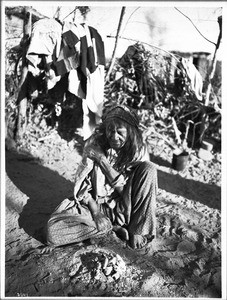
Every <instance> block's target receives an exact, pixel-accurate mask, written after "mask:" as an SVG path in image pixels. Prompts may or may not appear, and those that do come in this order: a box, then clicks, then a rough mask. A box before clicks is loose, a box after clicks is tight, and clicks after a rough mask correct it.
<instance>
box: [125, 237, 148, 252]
mask: <svg viewBox="0 0 227 300" xmlns="http://www.w3.org/2000/svg"><path fill="white" fill-rule="evenodd" d="M146 244H147V238H146V237H145V236H143V235H139V234H132V235H130V239H129V245H130V247H131V248H133V249H141V248H143V247H144V246H146Z"/></svg>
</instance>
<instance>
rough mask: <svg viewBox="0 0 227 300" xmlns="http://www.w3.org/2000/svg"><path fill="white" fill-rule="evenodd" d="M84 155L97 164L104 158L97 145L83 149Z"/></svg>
mask: <svg viewBox="0 0 227 300" xmlns="http://www.w3.org/2000/svg"><path fill="white" fill-rule="evenodd" d="M84 154H85V155H86V156H87V157H88V158H90V159H92V160H93V161H95V162H97V163H98V164H99V163H100V161H101V160H102V159H103V158H105V154H104V152H103V150H102V149H101V147H100V146H98V145H90V146H88V147H86V148H85V149H84Z"/></svg>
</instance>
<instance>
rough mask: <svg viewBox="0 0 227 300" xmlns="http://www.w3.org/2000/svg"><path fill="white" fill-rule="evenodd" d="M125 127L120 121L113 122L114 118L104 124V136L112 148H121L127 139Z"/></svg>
mask: <svg viewBox="0 0 227 300" xmlns="http://www.w3.org/2000/svg"><path fill="white" fill-rule="evenodd" d="M127 136H128V133H127V128H126V126H124V124H123V123H121V122H116V123H115V122H114V120H113V121H112V122H110V123H108V124H107V126H106V137H107V139H108V142H109V145H110V147H111V148H113V149H114V150H119V149H121V148H122V147H123V146H124V144H125V142H126V140H127Z"/></svg>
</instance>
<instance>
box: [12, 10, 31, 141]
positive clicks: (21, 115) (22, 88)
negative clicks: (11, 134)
mask: <svg viewBox="0 0 227 300" xmlns="http://www.w3.org/2000/svg"><path fill="white" fill-rule="evenodd" d="M31 30H32V13H31V12H28V10H27V9H26V8H25V9H24V27H23V31H24V33H23V39H22V49H23V52H22V74H21V79H20V82H19V86H18V96H17V105H18V115H17V122H16V128H15V139H16V140H17V141H18V140H21V139H22V138H23V135H24V133H25V130H26V126H27V74H28V66H27V62H26V53H27V46H28V40H29V37H30V36H31Z"/></svg>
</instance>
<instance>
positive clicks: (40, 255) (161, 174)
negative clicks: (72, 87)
mask: <svg viewBox="0 0 227 300" xmlns="http://www.w3.org/2000/svg"><path fill="white" fill-rule="evenodd" d="M28 136H29V139H27V144H26V145H21V147H18V148H17V149H14V147H13V146H14V145H13V143H12V142H10V141H8V142H7V144H6V146H7V150H6V173H5V184H6V208H5V227H6V235H5V251H6V252H5V296H6V297H28V298H30V297H40V296H42V297H67V296H68V297H72V296H77V297H79V296H83V297H99V298H100V297H123V296H124V297H155V298H164V297H169V298H172V297H177V298H190V297H195V298H197V297H201V298H220V297H221V296H222V291H221V271H222V270H221V154H220V153H214V155H213V159H212V160H211V161H203V160H202V159H200V158H198V157H197V153H196V152H192V153H191V154H190V157H189V162H188V165H187V167H186V169H185V170H184V171H181V172H177V171H175V170H173V169H172V167H171V161H172V149H171V148H170V147H169V146H168V145H165V143H163V142H162V141H160V140H159V141H154V143H153V144H151V145H150V150H151V161H153V162H154V163H155V164H156V166H157V169H158V182H159V192H158V197H157V220H158V226H157V227H158V228H157V238H156V240H154V241H152V243H151V247H150V248H147V249H146V250H145V251H143V252H139V251H134V250H131V249H130V248H128V247H127V245H126V244H125V242H124V241H122V240H121V239H119V238H118V237H117V236H116V235H115V234H114V233H110V234H109V235H108V236H107V237H106V239H100V240H96V241H93V243H91V242H89V241H88V242H87V243H84V244H80V245H70V246H65V247H59V248H56V249H55V250H54V251H52V252H51V253H45V252H44V251H43V249H44V248H43V241H44V236H43V231H42V229H43V227H44V226H45V223H46V221H47V219H48V217H49V215H50V214H51V212H52V211H53V210H54V208H55V207H56V206H57V205H58V204H59V203H60V202H61V201H62V200H63V199H65V198H67V197H68V196H70V195H72V192H73V181H74V172H75V169H76V167H77V164H78V161H79V160H80V157H81V150H82V145H83V143H82V139H81V137H80V136H79V135H78V136H77V137H76V138H74V139H73V140H72V141H70V142H67V141H65V140H63V139H62V138H61V137H60V136H59V135H58V133H57V132H56V131H55V130H52V131H50V132H49V133H48V134H47V135H46V136H41V137H40V136H38V135H37V134H33V135H32V134H31V132H30V134H29V135H28ZM104 260H105V261H109V265H108V267H111V268H112V267H113V269H111V270H112V271H111V272H109V274H107V269H105V268H104V265H103V264H104ZM117 260H118V262H117ZM110 261H112V265H111V266H110ZM117 263H118V265H117ZM114 267H115V271H113V270H114ZM116 268H118V269H117V271H116ZM104 269H105V270H104ZM104 271H105V272H104ZM114 274H117V275H114Z"/></svg>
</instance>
